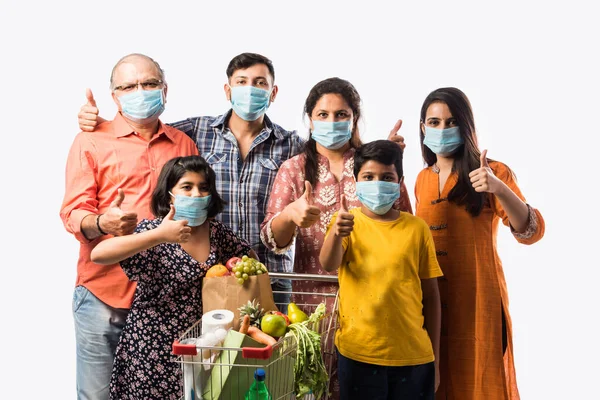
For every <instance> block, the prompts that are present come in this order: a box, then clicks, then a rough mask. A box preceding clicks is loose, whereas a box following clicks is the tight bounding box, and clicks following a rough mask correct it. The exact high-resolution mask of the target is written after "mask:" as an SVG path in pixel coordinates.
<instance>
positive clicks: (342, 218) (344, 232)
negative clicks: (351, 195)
mask: <svg viewBox="0 0 600 400" xmlns="http://www.w3.org/2000/svg"><path fill="white" fill-rule="evenodd" d="M340 203H341V204H340V209H339V211H338V214H337V219H336V220H335V225H334V232H333V233H334V234H335V235H336V236H339V237H346V236H350V233H352V230H353V229H354V215H352V214H350V213H349V212H348V208H347V207H346V197H345V196H344V195H342V196H341V198H340Z"/></svg>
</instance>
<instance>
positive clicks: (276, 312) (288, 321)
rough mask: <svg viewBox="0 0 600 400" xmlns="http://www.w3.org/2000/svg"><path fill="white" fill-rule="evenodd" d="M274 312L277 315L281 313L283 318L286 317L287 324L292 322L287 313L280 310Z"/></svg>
mask: <svg viewBox="0 0 600 400" xmlns="http://www.w3.org/2000/svg"><path fill="white" fill-rule="evenodd" d="M273 314H275V315H280V316H282V317H283V318H285V323H286V325H289V324H290V318H289V317H288V316H287V315H285V314H284V313H282V312H279V311H273Z"/></svg>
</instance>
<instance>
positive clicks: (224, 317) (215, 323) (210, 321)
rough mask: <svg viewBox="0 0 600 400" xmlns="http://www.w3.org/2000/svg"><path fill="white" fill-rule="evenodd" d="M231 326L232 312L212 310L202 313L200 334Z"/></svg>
mask: <svg viewBox="0 0 600 400" xmlns="http://www.w3.org/2000/svg"><path fill="white" fill-rule="evenodd" d="M232 326H233V313H232V312H231V311H229V310H212V311H209V312H207V313H204V314H203V315H202V334H203V335H204V334H206V333H209V332H214V331H216V330H217V329H219V328H223V329H225V330H227V329H229V328H231V327H232Z"/></svg>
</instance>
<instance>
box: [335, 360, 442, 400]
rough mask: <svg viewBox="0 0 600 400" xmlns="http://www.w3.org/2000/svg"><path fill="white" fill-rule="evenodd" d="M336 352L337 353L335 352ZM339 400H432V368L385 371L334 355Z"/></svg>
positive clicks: (384, 368) (433, 376)
mask: <svg viewBox="0 0 600 400" xmlns="http://www.w3.org/2000/svg"><path fill="white" fill-rule="evenodd" d="M336 351H337V349H336ZM337 356H338V377H339V383H340V399H341V400H365V399H369V400H396V399H398V400H412V399H415V400H434V399H435V366H434V363H433V361H432V362H430V363H427V364H422V365H411V366H406V367H387V366H382V365H375V364H367V363H363V362H359V361H354V360H351V359H349V358H346V357H344V356H343V355H341V354H340V353H339V351H338V352H337Z"/></svg>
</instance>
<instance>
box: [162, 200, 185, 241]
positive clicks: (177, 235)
mask: <svg viewBox="0 0 600 400" xmlns="http://www.w3.org/2000/svg"><path fill="white" fill-rule="evenodd" d="M173 216H175V207H174V206H173V204H171V209H170V210H169V213H168V214H167V215H166V216H165V218H164V219H163V221H162V222H161V223H160V225H159V227H158V228H157V229H159V230H160V233H161V238H162V241H163V242H164V243H185V242H187V241H188V240H190V236H191V235H192V228H190V227H189V226H188V221H187V220H185V219H184V220H180V221H175V220H174V219H173Z"/></svg>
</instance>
